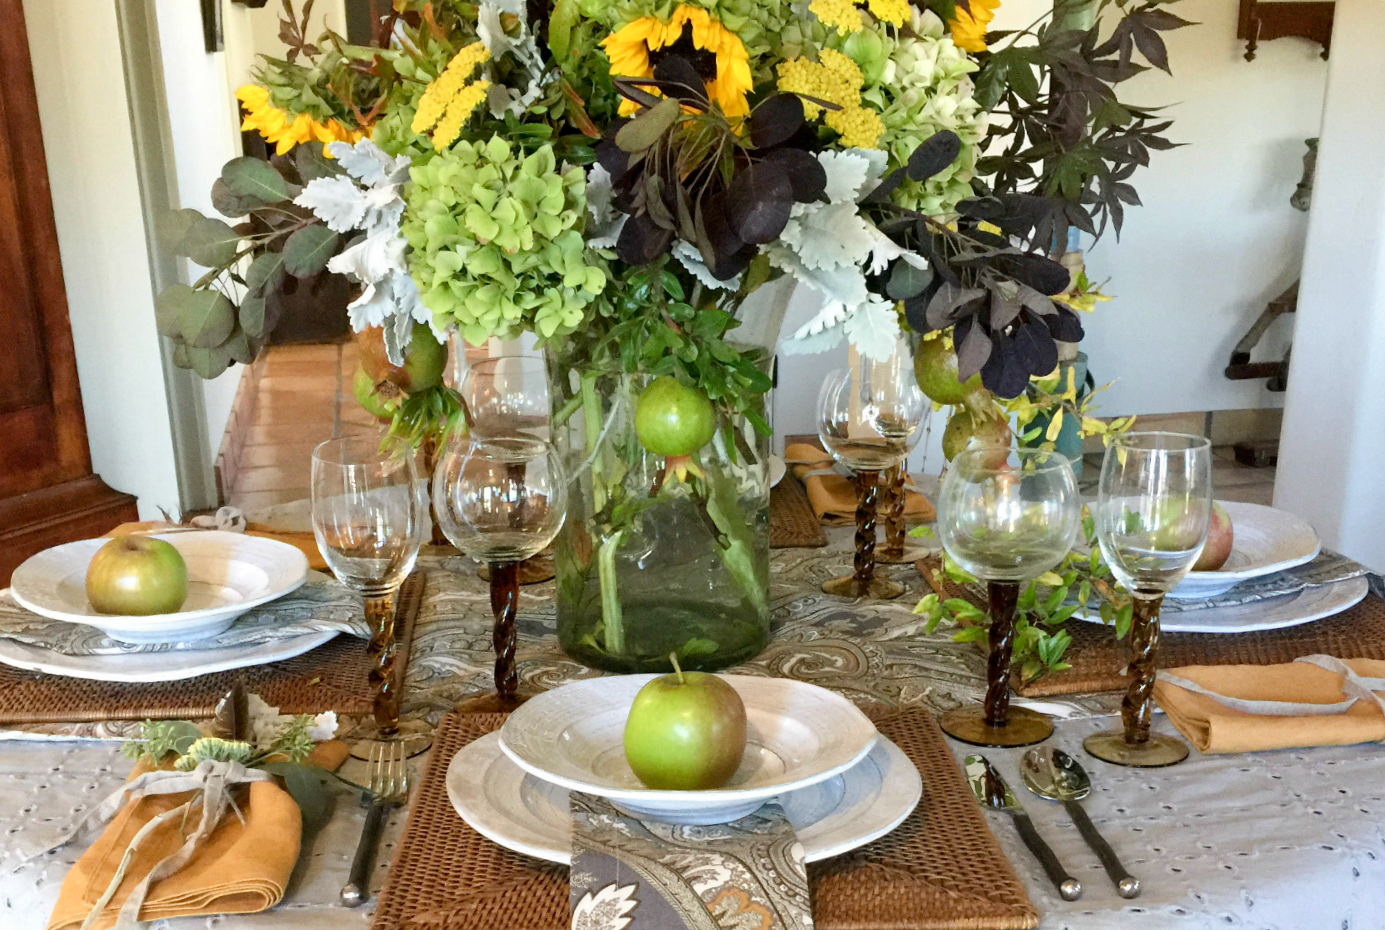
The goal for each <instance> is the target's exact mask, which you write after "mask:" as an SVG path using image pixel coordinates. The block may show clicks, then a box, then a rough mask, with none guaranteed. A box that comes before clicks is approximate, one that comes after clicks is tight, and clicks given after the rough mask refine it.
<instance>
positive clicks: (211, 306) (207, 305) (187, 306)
mask: <svg viewBox="0 0 1385 930" xmlns="http://www.w3.org/2000/svg"><path fill="white" fill-rule="evenodd" d="M188 290H189V291H191V293H190V294H187V295H185V296H184V297H183V298H182V300H181V301H180V306H179V308H178V332H179V334H180V335H181V336H182V339H183V341H184V342H186V343H187V344H188V346H190V347H192V348H196V349H211V348H214V347H216V346H219V345H221V344H222V343H223V342H225V341H226V337H227V336H229V335H231V330H232V329H234V328H235V326H236V308H235V306H234V305H233V304H232V303H231V302H230V301H229V300H227V299H226V295H224V294H222V293H221V292H220V291H216V290H204V291H199V290H193V289H192V288H189V289H188Z"/></svg>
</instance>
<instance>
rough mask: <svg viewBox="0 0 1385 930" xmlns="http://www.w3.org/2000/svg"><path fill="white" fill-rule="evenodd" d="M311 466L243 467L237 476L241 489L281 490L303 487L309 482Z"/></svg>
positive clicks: (237, 483)
mask: <svg viewBox="0 0 1385 930" xmlns="http://www.w3.org/2000/svg"><path fill="white" fill-rule="evenodd" d="M308 475H309V467H307V466H306V465H305V464H295V465H269V466H266V467H263V468H242V469H241V471H240V474H238V475H237V476H236V489H237V490H240V491H279V490H283V489H286V488H295V489H296V488H302V487H305V486H306V485H307V484H308Z"/></svg>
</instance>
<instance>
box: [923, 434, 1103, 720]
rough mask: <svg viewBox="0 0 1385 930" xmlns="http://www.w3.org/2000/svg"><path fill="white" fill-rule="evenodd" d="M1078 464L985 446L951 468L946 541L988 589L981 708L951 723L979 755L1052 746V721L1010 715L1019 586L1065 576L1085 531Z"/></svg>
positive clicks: (1021, 712)
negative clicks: (1048, 742)
mask: <svg viewBox="0 0 1385 930" xmlns="http://www.w3.org/2000/svg"><path fill="white" fill-rule="evenodd" d="M1081 509H1082V507H1081V499H1080V497H1079V495H1078V491H1077V479H1076V476H1075V475H1074V474H1073V471H1072V465H1071V464H1070V463H1069V462H1068V460H1067V459H1066V458H1065V457H1063V456H1062V455H1060V454H1058V453H1057V452H1051V451H1048V450H1045V449H1010V448H1007V447H1003V446H977V447H973V448H969V449H966V450H964V451H963V452H961V453H959V454H958V455H957V457H956V458H954V459H953V460H952V464H951V466H950V467H949V468H948V472H947V474H946V476H944V478H943V483H942V488H941V491H940V493H939V495H938V536H939V538H940V540H941V542H942V544H943V549H944V550H945V551H946V552H947V554H948V555H949V556H950V557H951V558H952V560H953V561H954V562H956V563H957V564H958V565H959V566H960V567H961V568H962V569H963V570H965V571H966V572H968V573H969V574H971V575H972V576H974V577H976V578H979V579H981V580H983V581H985V582H987V595H988V597H989V600H990V617H991V626H990V630H989V631H988V634H987V635H988V640H989V645H990V652H989V654H988V656H987V659H986V698H985V702H984V704H983V706H982V707H980V708H978V707H958V708H956V709H954V710H951V711H949V712H948V713H946V714H944V715H943V718H942V720H941V726H942V728H943V730H944V732H946V733H947V734H948V735H950V736H952V737H954V738H956V739H959V740H962V741H963V742H967V743H972V744H975V745H978V746H1027V745H1029V744H1031V743H1037V742H1040V741H1041V740H1044V739H1047V738H1048V736H1049V734H1051V733H1052V732H1053V724H1052V723H1051V722H1050V721H1049V719H1048V718H1047V717H1045V716H1044V715H1043V714H1039V713H1036V712H1034V711H1032V710H1029V709H1027V708H1023V707H1014V708H1012V707H1010V660H1011V656H1012V654H1013V651H1014V645H1015V637H1016V631H1015V611H1016V607H1017V605H1018V602H1019V594H1020V585H1021V583H1023V582H1026V581H1029V580H1031V579H1034V578H1037V577H1038V576H1040V575H1042V574H1043V573H1044V572H1046V571H1049V570H1051V569H1053V568H1056V567H1057V566H1058V565H1059V564H1060V563H1061V562H1062V561H1063V558H1064V557H1065V556H1066V555H1067V554H1068V552H1070V551H1071V549H1072V545H1073V542H1074V541H1075V540H1076V538H1077V531H1078V527H1079V525H1080V522H1081Z"/></svg>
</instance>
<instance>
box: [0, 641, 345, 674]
mask: <svg viewBox="0 0 1385 930" xmlns="http://www.w3.org/2000/svg"><path fill="white" fill-rule="evenodd" d="M336 635H337V631H336V630H323V631H322V632H319V633H304V634H301V635H299V636H290V637H288V638H287V639H277V640H272V641H270V642H267V643H253V644H250V645H245V646H227V647H225V648H222V649H173V650H169V651H167V652H132V653H128V654H124V655H118V654H117V655H110V654H107V655H85V656H70V655H65V654H64V653H61V652H53V651H52V650H49V649H43V648H41V647H39V646H30V645H28V644H26V643H20V642H16V641H15V640H12V639H4V638H0V662H2V663H4V664H5V665H11V666H14V667H15V668H22V669H25V670H27V671H31V672H44V673H45V674H48V675H62V676H64V677H66V678H86V679H89V680H91V681H120V682H127V683H138V684H145V683H149V682H155V681H182V680H183V679H185V678H196V677H197V676H198V675H210V674H211V673H212V672H225V671H229V670H230V669H236V668H248V667H249V666H252V665H265V664H267V663H269V662H282V661H284V660H285V659H292V658H293V657H294V656H300V655H302V654H303V653H305V652H308V651H309V650H312V649H316V648H317V647H318V646H321V645H322V644H323V643H325V642H328V641H329V640H331V639H332V638H333V637H334V636H336Z"/></svg>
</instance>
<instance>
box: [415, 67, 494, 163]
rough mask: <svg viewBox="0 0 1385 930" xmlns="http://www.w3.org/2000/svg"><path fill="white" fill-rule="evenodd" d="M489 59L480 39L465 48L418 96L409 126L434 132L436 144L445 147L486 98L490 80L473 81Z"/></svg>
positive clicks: (440, 148) (422, 130)
mask: <svg viewBox="0 0 1385 930" xmlns="http://www.w3.org/2000/svg"><path fill="white" fill-rule="evenodd" d="M489 60H490V52H489V51H488V50H487V49H486V47H485V45H483V44H481V43H480V42H473V43H471V44H470V45H468V46H466V47H464V48H463V49H462V50H461V51H459V52H457V54H455V55H453V56H452V60H451V61H449V62H448V63H447V67H446V68H443V69H442V73H441V74H439V75H438V76H437V77H436V78H434V79H433V80H432V81H431V82H429V84H428V86H427V87H426V88H424V90H423V96H422V97H420V98H419V101H418V110H417V111H415V113H414V120H413V123H411V124H410V128H411V129H412V130H413V131H414V132H417V133H425V132H428V131H429V130H432V131H433V147H434V148H435V149H438V150H442V149H444V148H446V147H447V146H449V145H451V144H452V143H453V142H455V141H457V136H458V135H459V134H460V133H461V131H462V124H463V123H465V122H466V120H467V117H469V116H471V114H472V113H473V112H474V111H475V110H476V108H477V107H478V106H479V105H480V103H481V101H482V100H485V99H486V91H487V89H488V88H489V87H490V82H489V81H474V82H473V81H472V80H471V76H472V75H473V74H474V73H475V72H476V69H477V68H478V67H480V66H481V65H482V64H484V63H485V62H487V61H489Z"/></svg>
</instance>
